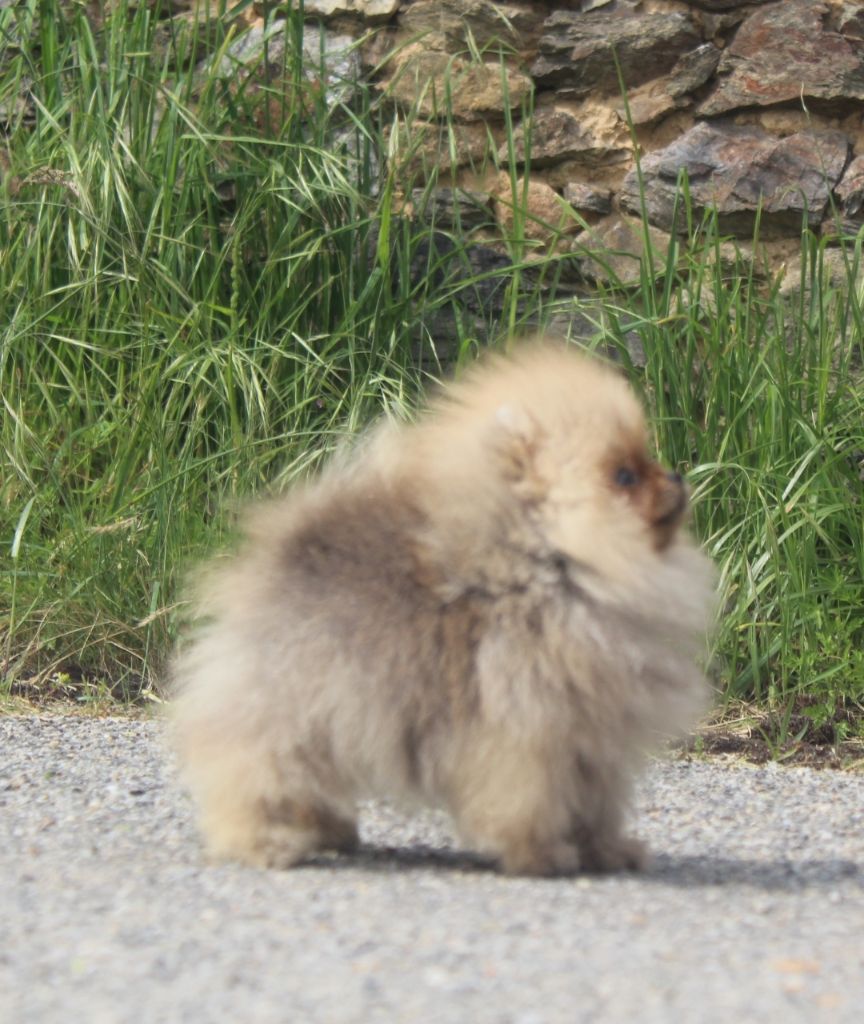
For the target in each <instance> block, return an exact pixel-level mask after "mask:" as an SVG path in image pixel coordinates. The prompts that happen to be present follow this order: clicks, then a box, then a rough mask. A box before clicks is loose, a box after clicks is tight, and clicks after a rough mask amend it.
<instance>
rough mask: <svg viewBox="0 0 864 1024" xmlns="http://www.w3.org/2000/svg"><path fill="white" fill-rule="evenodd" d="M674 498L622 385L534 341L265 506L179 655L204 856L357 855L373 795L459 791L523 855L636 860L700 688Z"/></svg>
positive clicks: (218, 568) (559, 865) (480, 821)
mask: <svg viewBox="0 0 864 1024" xmlns="http://www.w3.org/2000/svg"><path fill="white" fill-rule="evenodd" d="M625 465H626V466H627V467H629V468H630V470H631V471H632V474H631V475H635V478H636V483H635V484H630V483H629V482H625V483H624V484H622V483H621V480H622V479H625V478H622V477H621V474H620V469H621V467H622V466H625ZM681 502H683V490H682V488H681V485H680V482H678V481H676V480H674V479H672V478H670V477H669V476H668V475H667V474H665V473H664V472H663V471H661V470H660V469H659V467H657V466H656V464H655V463H653V462H652V461H651V460H650V459H649V457H648V455H647V451H646V433H645V425H644V421H643V417H642V412H641V409H640V407H639V404H638V402H637V401H636V399H635V397H634V396H633V395H632V393H631V392H630V390H629V389H628V388H627V386H626V384H625V383H624V382H623V380H622V379H621V378H620V377H618V376H617V374H616V373H614V372H613V371H612V370H610V369H609V368H607V367H606V366H604V365H603V364H601V363H599V362H597V361H594V360H591V359H588V358H587V357H585V356H581V355H578V354H577V353H575V352H574V351H573V350H572V349H567V348H565V347H559V346H556V345H552V344H550V343H547V342H542V341H536V342H533V343H524V344H522V345H521V346H519V347H517V349H516V351H515V353H514V354H513V355H512V356H511V357H509V358H501V357H498V358H491V359H487V360H486V361H482V362H481V363H480V365H479V366H478V367H477V368H476V369H475V370H473V371H472V372H470V373H468V374H466V375H465V376H464V378H463V379H462V380H460V381H459V382H458V383H456V384H453V385H451V386H450V387H449V388H447V389H446V390H445V391H444V392H443V394H442V395H441V396H440V397H439V398H438V399H437V401H435V402H433V404H432V405H431V407H430V409H429V410H428V411H427V412H426V413H425V414H424V415H423V416H421V418H420V419H419V421H418V422H417V423H416V424H414V425H412V426H403V427H396V426H392V425H388V426H385V427H382V428H379V429H378V430H377V431H375V432H373V434H372V435H371V436H370V437H369V439H368V440H367V441H366V443H365V444H364V445H363V446H361V447H360V448H359V449H358V450H357V451H355V452H354V454H353V455H352V456H350V457H348V458H347V459H341V460H336V461H334V463H333V464H332V465H331V467H330V468H329V469H328V470H326V471H325V472H324V473H323V474H322V475H320V476H319V477H318V478H317V479H315V480H313V481H312V482H311V483H308V484H305V485H302V486H298V487H297V488H295V489H294V490H292V491H291V492H290V493H289V494H288V495H287V496H286V497H284V498H282V499H280V500H277V501H274V502H272V503H269V504H265V505H263V506H261V507H259V508H257V509H255V510H254V511H253V512H252V513H251V514H250V516H249V520H248V523H247V540H246V543H245V545H244V546H243V548H242V549H241V550H240V552H239V553H238V554H236V555H234V556H232V557H230V558H226V559H223V560H220V561H217V563H215V565H214V566H213V567H212V568H211V570H210V572H209V573H208V574H207V579H206V582H205V584H204V585H203V586H202V588H201V612H202V625H200V627H199V628H198V630H197V632H196V634H195V635H194V636H193V638H192V639H191V642H190V643H189V644H188V645H187V647H186V648H185V650H184V651H183V652H182V653H181V654H180V655H179V657H178V658H177V660H176V664H175V670H174V677H175V679H176V687H177V699H176V702H175V707H174V735H175V737H176V742H177V744H178V747H179V750H180V753H181V757H182V762H183V765H184V768H185V772H186V777H187V779H188V781H189V784H190V786H191V789H192V792H193V794H194V796H195V797H196V799H197V801H198V804H199V807H200V809H201V825H202V829H203V832H204V835H205V837H206V839H207V843H208V846H209V849H210V850H211V852H212V853H213V854H215V855H217V856H229V857H234V858H238V859H240V860H243V861H246V862H248V863H251V864H258V865H268V866H282V867H287V866H290V865H292V864H295V863H297V862H298V861H299V860H302V859H303V858H304V857H306V856H308V855H309V854H311V853H313V852H315V851H317V850H319V849H325V848H335V849H344V850H347V849H351V848H352V847H353V846H354V845H355V844H356V829H355V824H354V822H355V818H356V808H357V802H358V800H360V799H362V798H365V797H370V796H375V797H384V798H389V799H392V800H395V801H397V802H400V803H403V804H406V803H407V804H425V805H434V806H438V807H443V808H445V809H446V810H447V811H449V812H450V814H451V815H452V816H453V818H454V820H455V823H456V825H457V826H458V828H459V829H460V831H461V833H462V835H463V836H464V838H465V839H466V841H468V842H469V843H471V844H472V845H473V846H475V847H476V848H478V849H480V850H482V851H485V852H488V853H489V854H491V855H492V856H494V857H495V858H497V860H498V861H499V863H500V864H501V866H502V868H503V869H504V870H505V871H509V872H515V873H530V874H554V873H562V872H572V871H575V870H578V869H580V868H583V869H586V868H587V869H615V868H621V867H635V866H637V865H638V864H639V862H640V853H639V847H638V844H637V843H636V842H635V841H633V840H631V839H629V838H627V837H626V836H624V835H623V833H622V817H623V814H624V811H625V809H626V805H627V799H628V794H629V790H630V785H631V781H632V778H633V774H634V771H635V769H636V767H637V765H638V760H639V755H640V753H641V752H642V750H643V749H644V747H645V746H646V744H648V743H650V742H651V740H652V739H653V737H654V734H655V733H656V732H657V731H672V730H677V729H680V728H682V727H684V726H686V725H688V724H689V723H690V722H691V721H692V717H693V715H694V714H695V713H697V712H698V710H699V709H700V708H701V706H702V705H703V703H704V701H705V700H706V694H707V685H706V683H705V680H704V678H703V676H702V674H701V673H700V671H699V669H698V668H697V665H696V661H697V658H698V656H699V654H700V653H701V652H702V649H703V645H704V639H705V633H706V630H707V628H708V625H709V621H710V618H711V613H712V604H713V598H712V595H713V581H714V577H713V572H712V569H711V566H710V563H709V562H708V560H707V559H706V558H705V557H704V555H702V554H701V553H700V552H699V551H698V550H697V549H696V548H695V547H694V546H693V545H692V543H691V542H690V541H689V539H688V538H687V536H686V534H685V533H684V532H682V531H681V530H679V529H677V527H678V525H679V522H680V518H681V511H682V508H683V505H682V504H680V503H681Z"/></svg>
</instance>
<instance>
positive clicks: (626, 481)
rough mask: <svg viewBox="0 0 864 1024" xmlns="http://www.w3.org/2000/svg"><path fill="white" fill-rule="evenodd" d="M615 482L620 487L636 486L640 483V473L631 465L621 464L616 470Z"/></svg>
mask: <svg viewBox="0 0 864 1024" xmlns="http://www.w3.org/2000/svg"><path fill="white" fill-rule="evenodd" d="M615 483H616V484H617V485H618V487H635V486H636V484H638V483H639V474H638V473H637V472H636V471H635V470H634V469H630V467H629V466H619V468H618V469H617V470H616V471H615Z"/></svg>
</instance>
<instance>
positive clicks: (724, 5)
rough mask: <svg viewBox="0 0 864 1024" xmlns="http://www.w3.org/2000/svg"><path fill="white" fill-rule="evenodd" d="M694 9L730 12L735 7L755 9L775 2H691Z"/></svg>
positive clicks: (711, 0) (728, 0) (718, 0)
mask: <svg viewBox="0 0 864 1024" xmlns="http://www.w3.org/2000/svg"><path fill="white" fill-rule="evenodd" d="M691 2H692V4H693V6H694V7H704V8H705V10H706V11H730V10H732V9H733V8H735V7H746V6H749V7H755V6H756V5H757V4H769V3H772V2H773V0H691Z"/></svg>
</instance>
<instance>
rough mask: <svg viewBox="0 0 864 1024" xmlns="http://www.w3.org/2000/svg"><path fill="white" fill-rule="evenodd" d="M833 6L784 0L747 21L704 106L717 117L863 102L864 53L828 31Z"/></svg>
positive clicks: (727, 52)
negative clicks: (775, 107)
mask: <svg viewBox="0 0 864 1024" xmlns="http://www.w3.org/2000/svg"><path fill="white" fill-rule="evenodd" d="M828 14H829V6H828V4H827V3H820V2H814V0H782V2H781V3H774V4H771V5H769V6H767V7H764V8H762V9H760V10H758V11H756V12H755V13H753V14H751V15H750V17H749V18H747V19H746V20H745V21H744V22H743V24H742V25H741V27H740V28H739V29H738V32H737V33H736V35H735V38H734V39H733V41H732V43H731V45H730V46H729V47H728V48H727V49H726V50H725V51H724V53H723V57H722V58H721V60H720V64H719V67H718V74H719V82H718V85H717V87H716V88H715V90H714V92H712V93H711V95H710V96H709V97H708V98H707V99H706V100H705V101H704V102H703V103H702V105H701V106H700V107H699V113H700V114H703V115H706V116H709V117H712V116H715V115H717V114H722V113H725V112H726V111H729V110H733V109H735V108H737V107H747V106H768V105H770V104H773V103H783V102H785V101H788V100H797V99H798V98H799V97H800V96H802V95H803V96H804V97H805V99H807V98H809V99H821V100H834V101H836V100H847V101H848V100H861V99H864V49H862V47H861V46H860V45H858V44H856V42H854V41H853V40H851V39H848V38H846V37H845V36H843V35H841V34H840V33H839V32H834V31H831V30H830V29H829V28H828Z"/></svg>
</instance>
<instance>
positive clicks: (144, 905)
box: [0, 718, 864, 1024]
mask: <svg viewBox="0 0 864 1024" xmlns="http://www.w3.org/2000/svg"><path fill="white" fill-rule="evenodd" d="M161 735H162V734H161V730H160V728H159V726H158V725H155V724H153V723H147V722H134V721H127V720H92V719H80V718H6V719H0V1021H2V1022H4V1024H24V1022H27V1024H39V1022H45V1021H52V1022H53V1021H58V1022H59V1021H63V1022H69V1021H71V1022H74V1024H78V1022H83V1024H102V1022H106V1024H121V1022H122V1024H125V1022H142V1024H159V1022H163V1021H165V1022H174V1021H178V1022H179V1021H189V1022H195V1024H199V1022H208V1024H209V1022H211V1021H212V1022H222V1021H226V1022H228V1021H230V1022H239V1024H259V1022H260V1024H268V1022H280V1024H281V1022H292V1024H293V1022H299V1024H314V1022H324V1024H343V1022H345V1024H347V1022H352V1024H355V1022H356V1024H377V1022H387V1024H392V1022H403V1021H404V1022H411V1024H431V1022H442V1024H458V1022H463V1021H464V1022H471V1024H487V1022H488V1024H493V1022H494V1024H547V1022H559V1021H560V1022H568V1024H573V1022H582V1021H586V1022H589V1021H590V1022H606V1021H628V1022H629V1021H638V1022H640V1024H644V1022H649V1024H655V1022H656V1024H670V1022H673V1021H687V1022H693V1021H696V1022H703V1021H704V1022H712V1021H718V1022H719V1021H723V1022H724V1024H726V1022H728V1021H734V1022H736V1024H739V1022H744V1024H746V1022H751V1021H770V1022H772V1024H774V1022H781V1021H782V1022H784V1024H785V1022H788V1021H807V1022H813V1021H822V1020H824V1021H831V1022H832V1024H842V1022H846V1021H849V1022H851V1021H853V1020H854V1021H855V1022H856V1024H857V1022H859V1021H860V1020H861V1019H862V1017H861V1006H862V1000H864V776H862V775H843V774H838V773H832V772H813V771H811V770H807V769H777V768H773V767H768V768H751V767H746V766H735V765H729V764H723V763H718V762H711V763H657V764H655V765H653V766H652V768H651V770H650V773H649V775H648V777H647V779H646V781H645V783H644V785H643V787H642V789H641V792H640V798H639V804H638V819H637V829H638V832H639V834H640V835H642V836H643V837H644V838H647V839H648V840H649V841H650V842H651V844H652V847H653V850H654V853H655V857H654V861H653V864H652V866H651V868H650V869H649V870H648V871H647V872H646V873H644V874H642V875H626V876H616V877H580V878H576V879H561V880H530V879H509V878H502V877H500V876H498V875H496V874H494V873H492V872H491V871H489V870H488V869H487V868H485V867H484V866H483V865H481V864H479V863H478V862H477V861H476V860H474V859H472V858H471V857H469V856H466V855H465V854H463V853H460V852H459V849H458V847H457V846H456V845H455V844H454V842H453V840H452V837H451V835H450V833H449V832H448V829H447V825H446V822H444V821H443V820H442V819H440V818H439V817H437V816H435V815H427V816H425V817H422V818H419V819H418V818H415V819H410V820H408V819H405V818H403V817H401V816H398V815H396V814H395V813H393V812H392V811H389V810H387V809H386V808H381V807H375V808H369V809H368V811H367V813H366V814H365V816H364V819H363V822H362V835H363V840H364V848H363V850H362V852H361V853H360V854H359V855H358V856H357V857H354V858H341V859H331V860H328V861H324V860H321V861H319V862H317V863H316V864H313V865H310V866H308V867H304V868H300V869H297V870H295V871H292V872H287V873H280V872H268V871H258V870H251V869H246V868H240V867H234V866H230V865H223V866H213V865H206V864H205V863H204V862H203V860H202V858H201V853H200V849H199V846H198V842H197V839H196V836H195V831H194V827H193V824H192V815H191V808H190V806H189V802H188V800H187V799H186V797H185V795H184V794H183V793H182V792H181V791H180V790H179V789H178V787H177V785H176V782H175V779H174V776H173V772H172V770H171V768H170V765H166V761H165V758H164V756H163V752H162V750H161Z"/></svg>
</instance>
